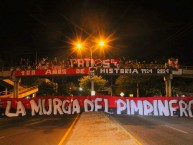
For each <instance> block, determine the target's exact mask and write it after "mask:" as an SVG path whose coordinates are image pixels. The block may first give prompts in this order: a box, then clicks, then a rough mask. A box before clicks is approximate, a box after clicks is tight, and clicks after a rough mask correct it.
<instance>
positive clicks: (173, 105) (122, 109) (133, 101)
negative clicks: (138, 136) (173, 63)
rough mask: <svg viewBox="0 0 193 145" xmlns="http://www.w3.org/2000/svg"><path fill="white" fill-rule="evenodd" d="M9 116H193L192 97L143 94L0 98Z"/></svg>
mask: <svg viewBox="0 0 193 145" xmlns="http://www.w3.org/2000/svg"><path fill="white" fill-rule="evenodd" d="M1 102H2V106H3V108H4V111H5V115H6V116H8V117H13V116H25V115H26V114H27V113H26V112H27V111H28V112H30V114H31V115H32V116H34V115H36V114H38V115H51V114H54V115H57V114H60V115H62V114H74V113H80V112H81V111H84V112H89V111H95V112H96V111H104V112H106V113H111V114H112V113H114V114H128V115H153V116H174V115H178V116H186V117H193V97H182V98H181V97H143V98H127V97H124V98H122V97H112V96H86V97H83V96H77V97H74V96H72V97H71V96H68V97H63V96H59V97H36V98H33V99H24V98H22V99H11V98H4V99H1Z"/></svg>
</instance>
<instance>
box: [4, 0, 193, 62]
mask: <svg viewBox="0 0 193 145" xmlns="http://www.w3.org/2000/svg"><path fill="white" fill-rule="evenodd" d="M0 19H1V24H0V47H1V53H0V59H1V60H11V61H12V62H15V61H17V60H18V61H19V58H21V57H23V58H29V59H31V60H33V61H34V60H35V56H36V55H35V54H36V52H37V54H38V57H39V58H41V57H46V56H48V57H50V58H53V57H54V56H57V57H66V56H69V54H70V53H69V51H70V45H69V44H68V42H69V39H73V38H75V36H76V34H81V35H82V36H84V37H88V36H89V35H91V34H92V36H94V35H97V34H99V33H104V34H105V35H106V36H108V35H112V36H113V38H116V39H115V40H114V41H113V42H112V44H111V46H113V47H112V48H111V50H109V51H108V54H109V55H110V56H111V57H112V58H114V57H123V56H124V57H129V58H131V59H139V60H147V61H151V60H155V59H161V58H168V57H177V58H179V63H180V64H184V65H192V66H193V5H192V4H191V1H188V0H181V1H170V0H167V1H163V0H160V1H158V0H155V1H148V0H144V1H141V0H47V1H42V0H17V1H16V0H2V1H1V4H0Z"/></svg>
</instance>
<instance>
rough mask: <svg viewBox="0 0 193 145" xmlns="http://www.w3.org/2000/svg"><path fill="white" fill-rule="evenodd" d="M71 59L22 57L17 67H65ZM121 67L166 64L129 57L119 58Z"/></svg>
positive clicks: (150, 67)
mask: <svg viewBox="0 0 193 145" xmlns="http://www.w3.org/2000/svg"><path fill="white" fill-rule="evenodd" d="M70 59H72V58H67V59H65V60H60V59H58V58H57V57H54V59H48V58H42V59H40V60H39V61H37V62H35V63H30V61H29V60H28V59H24V58H21V60H20V63H19V66H18V67H17V69H20V70H24V69H25V70H26V69H27V70H30V69H33V70H34V69H36V70H37V69H64V68H70V67H72V66H71V64H70ZM119 60H120V61H119V65H118V67H119V68H149V69H153V68H165V67H166V65H165V63H164V62H158V61H152V62H150V63H146V61H142V62H140V61H137V60H129V59H125V58H122V59H119ZM73 67H74V66H73Z"/></svg>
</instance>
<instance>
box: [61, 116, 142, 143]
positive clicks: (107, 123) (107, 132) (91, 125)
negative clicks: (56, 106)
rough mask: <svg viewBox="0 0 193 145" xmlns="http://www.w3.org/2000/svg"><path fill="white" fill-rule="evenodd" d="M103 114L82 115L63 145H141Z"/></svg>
mask: <svg viewBox="0 0 193 145" xmlns="http://www.w3.org/2000/svg"><path fill="white" fill-rule="evenodd" d="M139 144H140V143H137V140H135V138H133V137H132V136H131V135H130V134H129V133H128V132H126V130H124V129H123V128H122V127H121V126H120V125H119V124H117V123H116V122H113V121H111V120H110V119H109V117H108V115H107V114H105V113H103V112H90V113H88V112H87V113H82V114H81V116H80V118H79V120H78V121H77V123H76V125H75V127H74V129H73V130H72V133H71V134H70V135H69V137H68V138H67V139H66V141H65V142H64V143H63V145H139Z"/></svg>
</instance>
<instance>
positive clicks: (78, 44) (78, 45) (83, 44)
mask: <svg viewBox="0 0 193 145" xmlns="http://www.w3.org/2000/svg"><path fill="white" fill-rule="evenodd" d="M87 41H88V39H85V41H82V40H81V39H80V38H78V39H77V40H76V41H72V43H71V44H73V46H74V49H75V50H78V52H79V53H80V52H81V51H82V50H83V48H86V49H85V50H88V49H87V48H89V50H90V62H91V68H92V67H93V63H92V59H93V51H94V50H96V49H97V48H105V46H106V41H105V39H103V38H101V37H100V38H99V39H98V38H97V39H95V40H94V41H93V42H94V43H88V42H87ZM88 45H89V46H88ZM93 49H94V50H93ZM94 73H95V72H94V69H91V70H90V79H91V96H94V95H95V90H94V75H95V74H94Z"/></svg>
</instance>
